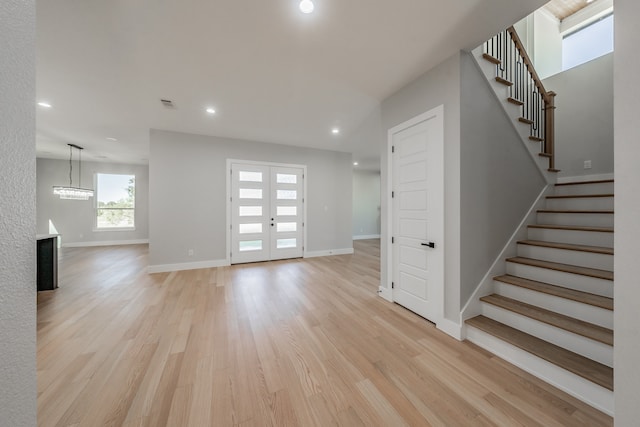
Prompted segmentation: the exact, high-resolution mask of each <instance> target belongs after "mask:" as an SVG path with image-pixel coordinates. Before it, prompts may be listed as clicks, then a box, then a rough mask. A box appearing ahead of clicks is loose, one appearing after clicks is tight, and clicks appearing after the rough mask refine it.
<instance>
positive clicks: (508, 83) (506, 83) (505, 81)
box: [496, 77, 513, 86]
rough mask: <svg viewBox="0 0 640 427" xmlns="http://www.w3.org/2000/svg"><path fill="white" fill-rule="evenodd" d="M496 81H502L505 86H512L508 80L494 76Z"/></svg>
mask: <svg viewBox="0 0 640 427" xmlns="http://www.w3.org/2000/svg"><path fill="white" fill-rule="evenodd" d="M496 81H497V82H498V83H502V84H503V85H505V86H513V83H512V82H510V81H509V80H506V79H503V78H502V77H496Z"/></svg>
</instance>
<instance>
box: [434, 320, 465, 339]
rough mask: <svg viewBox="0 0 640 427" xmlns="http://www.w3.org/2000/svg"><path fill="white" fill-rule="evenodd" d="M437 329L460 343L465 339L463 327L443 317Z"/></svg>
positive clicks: (437, 324)
mask: <svg viewBox="0 0 640 427" xmlns="http://www.w3.org/2000/svg"><path fill="white" fill-rule="evenodd" d="M436 328H438V329H440V330H441V331H442V332H444V333H445V334H447V335H449V336H450V337H453V338H455V339H457V340H458V341H462V340H464V339H465V337H464V335H463V328H462V326H461V325H460V324H458V323H456V322H454V321H453V320H449V319H446V318H444V317H443V318H442V319H440V320H438V322H437V323H436Z"/></svg>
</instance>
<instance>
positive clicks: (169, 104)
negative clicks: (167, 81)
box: [160, 99, 176, 108]
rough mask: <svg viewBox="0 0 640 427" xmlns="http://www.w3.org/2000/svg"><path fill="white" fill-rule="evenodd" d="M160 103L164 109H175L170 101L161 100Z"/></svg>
mask: <svg viewBox="0 0 640 427" xmlns="http://www.w3.org/2000/svg"><path fill="white" fill-rule="evenodd" d="M160 102H161V103H162V105H164V106H165V107H166V108H176V106H175V105H173V101H171V100H170V99H161V100H160Z"/></svg>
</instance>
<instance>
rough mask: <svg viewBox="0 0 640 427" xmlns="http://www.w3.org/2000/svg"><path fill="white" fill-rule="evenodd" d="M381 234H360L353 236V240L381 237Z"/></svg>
mask: <svg viewBox="0 0 640 427" xmlns="http://www.w3.org/2000/svg"><path fill="white" fill-rule="evenodd" d="M379 238H380V235H379V234H360V235H358V236H353V240H368V239H379Z"/></svg>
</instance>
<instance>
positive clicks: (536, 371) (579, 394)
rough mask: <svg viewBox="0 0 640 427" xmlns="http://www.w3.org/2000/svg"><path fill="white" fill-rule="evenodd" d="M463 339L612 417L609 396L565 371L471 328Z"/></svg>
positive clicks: (594, 385)
mask: <svg viewBox="0 0 640 427" xmlns="http://www.w3.org/2000/svg"><path fill="white" fill-rule="evenodd" d="M466 336H467V339H468V340H469V341H471V342H472V343H474V344H476V345H477V346H479V347H482V348H484V349H485V350H487V351H489V352H490V353H493V354H495V355H497V356H498V357H501V358H502V359H504V360H506V361H507V362H509V363H513V364H514V365H516V366H518V367H519V368H521V369H524V370H525V371H527V372H529V373H530V374H532V375H534V376H536V377H538V378H540V379H542V380H543V381H546V382H548V383H549V384H551V385H553V386H555V387H558V388H559V389H560V390H563V391H565V392H567V393H569V394H570V395H572V396H574V397H575V398H577V399H580V400H582V401H583V402H585V403H587V404H589V405H591V406H593V407H594V408H597V409H599V410H601V411H602V412H605V413H606V414H609V415H610V416H613V409H614V400H613V392H612V391H611V390H607V389H606V388H604V387H601V386H599V385H597V384H594V383H592V382H591V381H589V380H586V379H584V378H582V377H581V376H579V375H575V374H573V373H571V372H569V371H567V370H565V369H562V368H560V367H559V366H557V365H554V364H553V363H551V362H547V361H546V360H544V359H541V358H539V357H537V356H534V355H533V354H531V353H529V352H527V351H525V350H522V349H520V348H518V347H516V346H514V345H511V344H509V343H507V342H505V341H503V340H501V339H500V338H497V337H494V336H493V335H491V334H487V333H486V332H484V331H481V330H480V329H476V328H474V327H472V326H468V327H467V331H466Z"/></svg>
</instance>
